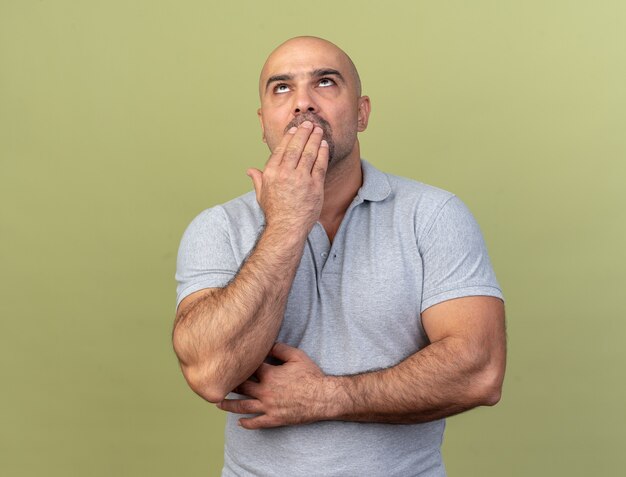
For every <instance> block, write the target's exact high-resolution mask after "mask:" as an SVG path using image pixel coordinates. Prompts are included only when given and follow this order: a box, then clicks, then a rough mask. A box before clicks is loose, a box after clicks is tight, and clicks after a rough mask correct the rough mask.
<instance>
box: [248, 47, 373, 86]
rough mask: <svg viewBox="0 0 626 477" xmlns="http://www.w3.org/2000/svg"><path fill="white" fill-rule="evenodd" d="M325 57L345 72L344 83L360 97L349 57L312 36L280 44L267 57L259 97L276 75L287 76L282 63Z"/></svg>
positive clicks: (359, 82) (357, 80)
mask: <svg viewBox="0 0 626 477" xmlns="http://www.w3.org/2000/svg"><path fill="white" fill-rule="evenodd" d="M312 56H314V57H327V58H329V63H334V64H339V65H341V66H342V68H341V69H342V70H344V72H345V76H346V78H345V81H346V82H349V83H350V84H351V86H352V87H353V89H354V91H355V94H356V96H357V97H358V96H361V78H360V77H359V73H358V71H357V69H356V67H355V66H354V63H353V62H352V60H351V59H350V57H349V56H348V55H347V54H346V53H345V52H344V51H343V50H342V49H341V48H339V47H338V46H337V45H335V44H334V43H331V42H330V41H328V40H324V39H323V38H317V37H314V36H297V37H295V38H291V39H290V40H287V41H285V42H284V43H282V44H280V45H279V46H278V47H277V48H276V49H275V50H274V51H272V53H271V54H270V55H269V56H268V58H267V60H266V61H265V64H264V65H263V69H262V70H261V76H260V77H259V95H260V96H261V97H263V93H264V92H265V91H266V89H267V87H268V85H269V84H268V81H269V80H271V79H272V77H273V76H275V74H276V72H279V73H278V74H283V75H284V74H288V72H282V71H281V69H282V63H285V62H286V61H288V62H292V63H293V62H300V63H306V62H307V61H309V58H310V57H312Z"/></svg>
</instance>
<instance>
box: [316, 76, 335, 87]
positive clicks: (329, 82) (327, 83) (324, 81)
mask: <svg viewBox="0 0 626 477" xmlns="http://www.w3.org/2000/svg"><path fill="white" fill-rule="evenodd" d="M317 84H318V85H319V86H321V87H322V88H328V87H329V86H333V85H334V84H335V82H334V81H333V80H331V79H330V78H322V79H321V80H320V81H319V83H317Z"/></svg>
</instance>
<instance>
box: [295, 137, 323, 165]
mask: <svg viewBox="0 0 626 477" xmlns="http://www.w3.org/2000/svg"><path fill="white" fill-rule="evenodd" d="M323 133H324V131H323V130H322V128H321V127H319V126H315V128H314V129H313V132H312V133H311V135H310V136H309V140H308V141H307V143H306V145H305V146H304V150H303V151H302V154H301V156H300V161H299V162H298V166H297V167H298V169H303V170H306V171H307V172H309V173H310V172H311V169H312V168H313V164H315V161H316V160H317V155H318V152H319V149H320V143H321V142H322V135H323Z"/></svg>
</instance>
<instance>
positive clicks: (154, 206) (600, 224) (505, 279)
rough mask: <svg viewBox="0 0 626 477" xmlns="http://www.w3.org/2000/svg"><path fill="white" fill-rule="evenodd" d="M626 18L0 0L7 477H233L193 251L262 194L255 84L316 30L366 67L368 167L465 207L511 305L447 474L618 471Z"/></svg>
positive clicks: (493, 4) (449, 440) (455, 430)
mask: <svg viewBox="0 0 626 477" xmlns="http://www.w3.org/2000/svg"><path fill="white" fill-rule="evenodd" d="M624 5H625V4H624V2H622V1H619V0H616V1H574V0H569V1H568V0H561V1H556V0H555V1H536V0H533V1H517V2H511V1H487V0H479V1H472V2H469V1H460V0H459V1H439V2H437V1H431V2H426V1H411V2H410V1H406V2H365V1H363V0H362V1H358V2H357V1H350V2H346V1H342V2H340V1H336V2H327V1H316V2H306V3H304V2H302V3H300V2H252V1H250V2H244V1H239V2H232V3H230V4H228V2H210V1H169V2H168V1H164V0H144V1H132V0H124V1H100V2H95V1H92V2H88V1H74V2H72V1H67V0H66V1H60V0H59V1H30V0H28V1H27V0H14V1H10V0H0V214H1V215H0V240H1V247H0V270H1V275H0V280H1V281H2V282H1V283H0V290H1V293H2V297H1V300H0V316H1V320H0V340H1V341H0V366H1V371H2V383H3V386H2V390H1V391H0V474H1V475H6V476H42V475H46V476H112V475H115V476H144V475H150V476H172V475H188V476H201V475H217V474H218V472H219V468H220V466H221V459H222V458H221V452H222V424H223V420H224V419H223V416H222V415H221V414H220V412H218V411H217V410H216V409H215V408H214V407H213V406H212V405H211V404H208V403H206V402H204V401H202V400H201V399H200V398H198V397H197V396H196V395H195V394H193V393H192V391H190V390H189V389H188V388H187V387H186V384H185V382H184V380H183V378H182V376H181V374H180V372H179V370H178V367H177V363H176V359H175V356H174V354H173V352H172V350H171V345H170V331H171V323H172V319H173V313H174V300H175V294H174V287H175V283H174V279H173V274H174V267H175V257H176V250H177V246H178V241H179V239H180V236H181V234H182V232H183V230H184V228H185V226H186V225H187V224H188V223H189V221H190V220H191V219H192V218H193V217H194V216H195V215H196V214H197V213H198V212H200V211H201V210H202V209H204V208H206V207H208V206H210V205H212V204H215V203H218V202H222V201H225V200H227V199H229V198H232V197H234V196H236V195H239V194H241V193H243V192H244V191H246V190H249V189H250V187H251V183H250V180H249V179H248V178H247V177H246V176H245V173H244V171H245V169H246V167H249V166H256V167H261V166H262V165H263V163H264V161H265V159H266V157H267V151H266V149H265V146H264V145H263V144H262V143H261V140H260V138H261V134H260V130H259V127H258V122H257V118H256V114H255V111H256V108H257V104H258V99H257V92H256V87H257V85H256V81H257V74H258V71H259V68H260V66H261V64H262V62H263V60H264V58H265V56H266V55H267V53H268V52H269V51H270V50H271V49H272V48H273V47H274V46H275V45H276V44H277V43H279V42H281V41H282V40H284V39H286V38H288V37H291V36H295V35H299V34H313V35H318V36H323V37H327V38H328V39H330V40H332V41H334V42H336V43H338V44H339V45H340V46H342V47H343V48H344V49H345V50H346V51H347V52H349V53H350V54H351V55H352V57H353V59H354V61H355V63H356V64H357V66H358V67H359V69H360V72H361V76H362V79H363V85H364V92H365V94H368V95H370V97H371V98H372V105H373V112H372V117H371V122H370V126H369V129H368V130H367V131H366V132H365V133H364V134H363V135H362V136H361V138H362V139H361V140H362V146H363V147H362V150H363V155H364V157H366V158H367V159H369V160H370V161H371V162H373V163H374V164H375V165H377V166H378V167H380V168H382V169H384V170H385V171H387V172H391V173H395V174H399V175H404V176H409V177H412V178H415V179H418V180H421V181H423V182H427V183H431V184H433V185H437V186H439V187H442V188H445V189H448V190H452V191H454V192H456V193H457V194H458V195H459V196H460V197H461V198H462V199H463V200H464V201H465V202H466V203H467V204H468V205H469V206H470V208H471V209H472V210H473V212H474V213H475V215H476V217H477V219H478V221H479V223H480V224H481V227H482V230H483V232H484V235H485V238H486V240H487V243H488V246H489V250H490V253H491V256H492V260H493V263H494V267H495V269H496V272H497V275H498V277H499V280H500V282H501V285H502V287H503V289H504V291H505V294H506V297H507V310H508V333H509V363H508V374H507V378H506V382H505V391H504V396H503V400H502V402H501V403H500V404H499V405H498V406H497V407H495V408H485V409H479V410H475V411H472V412H470V413H467V414H464V415H461V416H457V417H454V418H451V419H449V421H448V430H447V433H446V441H445V445H444V453H445V458H446V461H447V467H448V471H449V474H450V476H451V477H454V476H477V477H485V476H543V475H546V476H548V475H549V476H590V475H619V474H621V473H622V472H623V468H624V466H625V465H626V458H625V453H624V451H623V447H624V444H626V431H625V429H624V427H625V426H626V419H625V417H626V416H625V414H626V412H625V407H626V406H625V404H624V403H625V402H626V380H625V379H624V374H625V373H624V365H625V364H626V347H625V346H624V345H623V343H622V342H623V340H624V335H625V333H626V323H625V321H626V320H625V318H626V317H625V311H626V310H625V306H624V301H623V299H622V295H623V294H624V291H625V290H626V280H625V278H624V264H625V258H626V254H625V253H624V250H623V246H624V244H625V243H626V223H625V222H626V220H625V213H624V208H625V207H624V206H626V200H625V199H626V193H625V192H624V183H625V182H626V181H625V179H626V161H625V159H626V134H624V130H625V129H626V113H625V111H626V87H625V85H626V7H625V6H624Z"/></svg>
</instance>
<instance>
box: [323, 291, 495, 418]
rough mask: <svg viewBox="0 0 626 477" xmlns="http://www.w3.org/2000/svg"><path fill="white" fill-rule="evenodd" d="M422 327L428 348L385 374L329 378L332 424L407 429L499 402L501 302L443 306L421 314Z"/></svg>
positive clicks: (467, 300)
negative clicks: (332, 398) (372, 424)
mask: <svg viewBox="0 0 626 477" xmlns="http://www.w3.org/2000/svg"><path fill="white" fill-rule="evenodd" d="M422 322H423V324H424V328H425V330H426V332H427V334H428V337H429V339H430V341H431V344H430V345H429V346H427V347H425V348H424V349H422V350H420V351H419V352H417V353H415V354H413V355H411V356H409V357H408V358H407V359H405V360H404V361H402V362H401V363H399V364H398V365H396V366H393V367H391V368H388V369H385V370H381V371H376V372H373V373H366V374H362V375H357V376H352V377H338V378H334V380H335V382H334V383H332V384H331V385H332V386H333V388H334V392H332V393H331V394H333V395H334V396H335V398H336V402H337V407H336V409H335V413H336V418H337V419H340V420H351V421H369V422H390V423H400V424H411V423H417V422H425V421H431V420H434V419H440V418H443V417H447V416H450V415H453V414H457V413H460V412H463V411H466V410H468V409H472V408H474V407H476V406H482V405H489V406H491V405H494V404H496V403H497V402H498V401H499V400H500V395H501V391H502V382H503V379H504V369H505V361H506V345H505V329H504V306H503V303H502V301H501V300H499V299H497V298H492V297H466V298H459V299H455V300H449V301H445V302H443V303H440V304H438V305H435V306H432V307H431V308H429V309H427V310H426V311H425V312H424V313H423V315H422ZM332 380H333V378H331V381H332Z"/></svg>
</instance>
